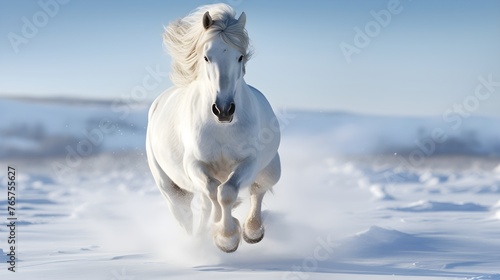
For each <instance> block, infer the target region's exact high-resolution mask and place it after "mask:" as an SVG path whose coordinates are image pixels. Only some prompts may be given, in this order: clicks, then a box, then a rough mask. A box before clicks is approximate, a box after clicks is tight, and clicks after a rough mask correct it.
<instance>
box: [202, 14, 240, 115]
mask: <svg viewBox="0 0 500 280" xmlns="http://www.w3.org/2000/svg"><path fill="white" fill-rule="evenodd" d="M245 21H246V16H245V13H242V14H241V16H240V17H239V18H238V19H234V18H231V19H226V20H213V19H212V17H211V16H210V14H209V12H206V13H205V14H204V15H203V27H204V29H205V30H206V34H205V36H209V37H208V38H209V39H207V40H206V41H205V42H206V43H205V44H204V45H203V46H202V49H201V50H200V52H201V55H200V56H199V60H200V61H199V63H200V67H199V71H200V72H199V74H198V75H199V78H201V79H204V80H205V81H206V82H207V84H208V87H207V90H208V91H209V94H210V95H211V98H212V104H211V111H212V113H213V114H214V116H215V117H216V119H217V120H218V121H219V122H221V123H229V122H231V121H232V120H233V116H234V113H235V112H236V110H238V109H237V108H238V104H236V102H235V101H236V98H235V97H236V94H237V92H238V89H239V88H240V86H241V83H242V82H243V75H244V74H245V62H246V60H247V48H248V36H247V34H246V32H245Z"/></svg>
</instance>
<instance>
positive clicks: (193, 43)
mask: <svg viewBox="0 0 500 280" xmlns="http://www.w3.org/2000/svg"><path fill="white" fill-rule="evenodd" d="M207 11H208V12H209V13H210V16H211V17H212V19H213V24H212V25H211V26H210V27H209V28H208V29H206V30H205V28H204V26H203V15H204V14H205V13H206V12H207ZM235 15H236V13H235V12H234V10H233V9H232V8H231V7H230V6H228V5H226V4H215V5H208V6H202V7H199V8H198V9H196V10H195V11H194V12H192V13H191V14H190V15H188V16H186V17H185V18H182V19H180V20H177V21H175V22H173V23H171V24H169V25H168V26H167V28H166V30H165V34H164V44H165V46H166V47H167V49H168V51H169V53H170V55H171V56H172V59H173V64H172V72H171V79H172V82H173V83H174V84H176V85H177V86H187V85H188V84H190V83H191V82H192V81H194V80H195V79H196V77H197V72H198V62H199V57H198V56H199V55H200V53H201V48H202V46H203V45H205V44H206V43H207V42H208V41H210V40H213V38H214V37H215V36H221V38H222V39H223V40H224V42H226V43H227V44H229V45H231V46H232V47H234V48H236V49H238V50H239V51H240V52H241V53H243V54H244V55H245V62H246V61H248V59H249V57H250V55H251V53H250V52H249V51H248V49H249V48H248V46H249V38H248V34H247V32H246V30H245V26H244V23H240V22H239V21H238V20H237V19H235Z"/></svg>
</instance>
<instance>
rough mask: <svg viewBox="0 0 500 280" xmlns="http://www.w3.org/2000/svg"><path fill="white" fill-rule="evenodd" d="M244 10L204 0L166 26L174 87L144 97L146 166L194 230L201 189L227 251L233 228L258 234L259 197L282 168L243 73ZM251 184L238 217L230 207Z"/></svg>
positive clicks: (270, 120) (234, 242)
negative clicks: (149, 100) (148, 99)
mask: <svg viewBox="0 0 500 280" xmlns="http://www.w3.org/2000/svg"><path fill="white" fill-rule="evenodd" d="M245 21H246V15H245V13H242V14H241V15H240V17H239V18H238V19H236V18H235V12H234V10H233V9H232V8H231V7H229V6H228V5H225V4H216V5H208V6H203V7H200V8H198V9H196V10H195V11H194V12H193V13H191V14H190V15H188V16H187V17H185V18H182V19H179V20H177V21H175V22H173V23H171V24H170V25H169V26H168V27H167V28H166V30H165V34H164V43H165V45H166V46H167V48H168V50H169V53H170V55H171V56H172V58H173V66H172V67H173V69H172V74H171V79H172V81H173V83H174V87H172V88H170V89H168V90H167V91H166V92H164V93H163V94H162V95H160V96H159V97H158V98H157V99H156V100H155V101H154V102H153V104H152V105H151V108H150V111H149V123H148V128H147V139H146V148H147V155H148V162H149V166H150V169H151V172H152V174H153V176H154V179H155V181H156V184H157V185H158V187H159V189H160V191H161V192H162V194H163V195H164V196H165V198H166V199H167V200H168V202H169V207H170V210H171V212H172V213H173V215H174V217H175V218H176V219H177V220H178V221H179V223H180V224H181V226H183V227H184V229H186V231H187V232H192V230H193V211H192V208H191V202H192V200H193V196H194V194H195V193H200V194H201V195H202V200H203V203H202V210H203V211H202V214H201V215H202V222H204V223H208V225H207V226H210V227H211V229H212V235H213V240H214V242H215V244H216V245H217V246H218V247H219V248H220V249H221V250H223V251H225V252H234V251H235V250H236V249H237V248H238V245H239V243H240V236H241V235H243V239H244V240H245V241H247V242H248V243H257V242H259V241H260V240H262V238H263V237H264V227H263V225H262V217H261V204H262V199H263V197H264V194H265V193H266V191H268V190H270V189H271V187H272V186H273V185H275V184H276V183H277V182H278V180H279V177H280V174H281V167H280V158H279V155H278V152H277V150H278V146H279V142H280V130H279V124H278V121H277V118H276V116H275V114H274V112H273V110H272V108H271V106H270V105H269V102H268V101H267V99H266V98H265V97H264V95H263V94H262V93H261V92H259V91H258V90H257V89H255V88H253V87H251V86H249V85H247V84H246V83H245V80H244V78H243V76H244V74H245V64H246V62H247V61H248V59H249V57H250V52H249V51H248V45H249V38H248V35H247V32H246V30H245ZM243 187H249V190H250V212H249V214H248V217H247V218H246V221H245V223H244V225H243V229H242V228H241V226H240V223H239V221H238V220H237V219H236V218H234V217H233V216H232V214H231V210H232V209H233V207H234V206H235V204H236V201H237V198H238V192H239V190H240V189H242V188H243Z"/></svg>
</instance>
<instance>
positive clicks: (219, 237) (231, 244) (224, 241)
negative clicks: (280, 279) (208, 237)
mask: <svg viewBox="0 0 500 280" xmlns="http://www.w3.org/2000/svg"><path fill="white" fill-rule="evenodd" d="M235 220H236V219H235ZM237 221H238V220H236V222H237ZM240 241H241V228H240V224H239V222H238V223H236V228H235V229H234V230H232V231H231V232H229V233H226V234H224V233H223V232H222V231H220V232H216V233H215V234H214V243H215V245H216V246H217V247H218V248H219V249H220V250H221V251H223V252H226V253H232V252H234V251H236V250H237V249H238V245H240Z"/></svg>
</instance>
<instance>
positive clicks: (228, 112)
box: [212, 102, 236, 123]
mask: <svg viewBox="0 0 500 280" xmlns="http://www.w3.org/2000/svg"><path fill="white" fill-rule="evenodd" d="M235 111H236V105H235V104H234V102H231V103H229V105H227V106H223V105H218V104H217V103H214V104H213V105H212V113H213V114H214V115H215V116H216V117H217V120H218V121H219V122H221V123H230V122H231V121H232V120H233V116H234V112H235Z"/></svg>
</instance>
